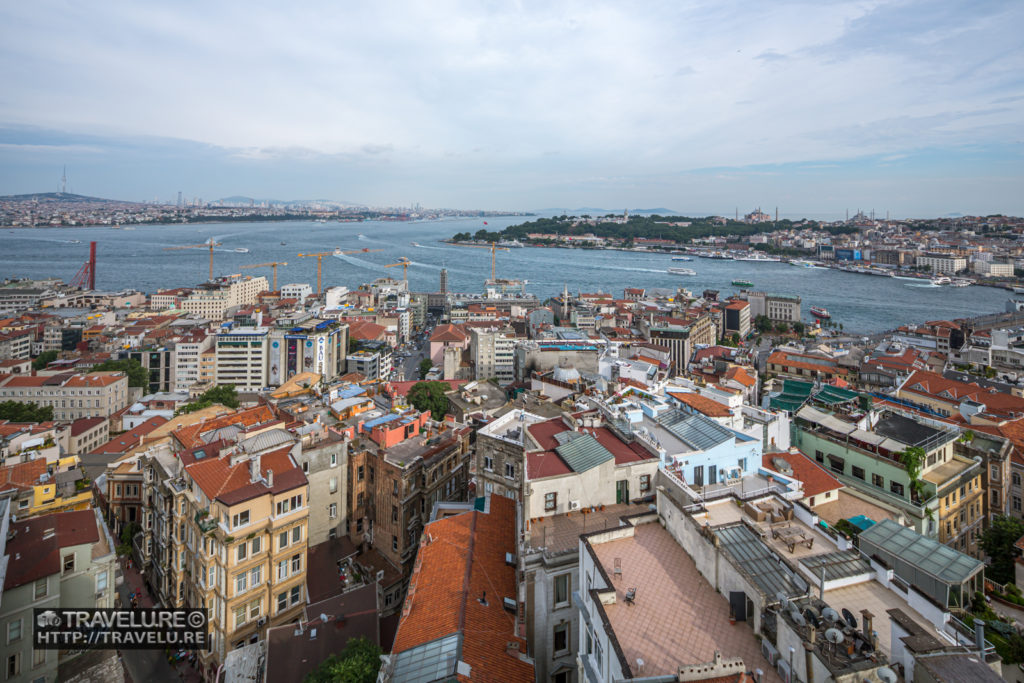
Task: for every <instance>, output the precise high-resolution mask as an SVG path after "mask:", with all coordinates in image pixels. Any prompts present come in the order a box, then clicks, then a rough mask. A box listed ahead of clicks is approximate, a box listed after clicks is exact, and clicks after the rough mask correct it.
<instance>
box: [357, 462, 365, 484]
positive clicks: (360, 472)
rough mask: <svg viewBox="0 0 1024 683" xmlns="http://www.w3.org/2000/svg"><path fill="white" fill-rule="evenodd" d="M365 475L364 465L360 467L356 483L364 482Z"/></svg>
mask: <svg viewBox="0 0 1024 683" xmlns="http://www.w3.org/2000/svg"><path fill="white" fill-rule="evenodd" d="M364 475H365V473H364V468H363V466H362V465H360V466H359V469H357V470H356V481H362V480H363V476H364Z"/></svg>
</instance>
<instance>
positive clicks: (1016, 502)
mask: <svg viewBox="0 0 1024 683" xmlns="http://www.w3.org/2000/svg"><path fill="white" fill-rule="evenodd" d="M1013 511H1014V512H1020V496H1014V497H1013Z"/></svg>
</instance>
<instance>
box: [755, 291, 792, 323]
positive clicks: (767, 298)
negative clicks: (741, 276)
mask: <svg viewBox="0 0 1024 683" xmlns="http://www.w3.org/2000/svg"><path fill="white" fill-rule="evenodd" d="M746 297H747V301H748V302H749V303H750V317H751V319H755V318H757V317H758V316H762V315H763V316H765V317H766V318H768V319H769V320H771V321H772V322H784V323H789V324H792V323H794V322H800V320H801V313H800V297H798V296H795V295H789V294H768V293H765V292H747V293H746Z"/></svg>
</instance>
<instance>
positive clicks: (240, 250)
mask: <svg viewBox="0 0 1024 683" xmlns="http://www.w3.org/2000/svg"><path fill="white" fill-rule="evenodd" d="M235 251H236V252H237V253H239V254H248V253H249V250H248V249H246V248H245V247H235Z"/></svg>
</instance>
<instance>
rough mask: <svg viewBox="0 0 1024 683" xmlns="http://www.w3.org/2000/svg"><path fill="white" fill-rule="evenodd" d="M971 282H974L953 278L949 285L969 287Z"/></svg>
mask: <svg viewBox="0 0 1024 683" xmlns="http://www.w3.org/2000/svg"><path fill="white" fill-rule="evenodd" d="M973 284H974V283H973V282H971V281H970V280H953V282H952V285H951V286H953V287H970V286H971V285H973Z"/></svg>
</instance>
